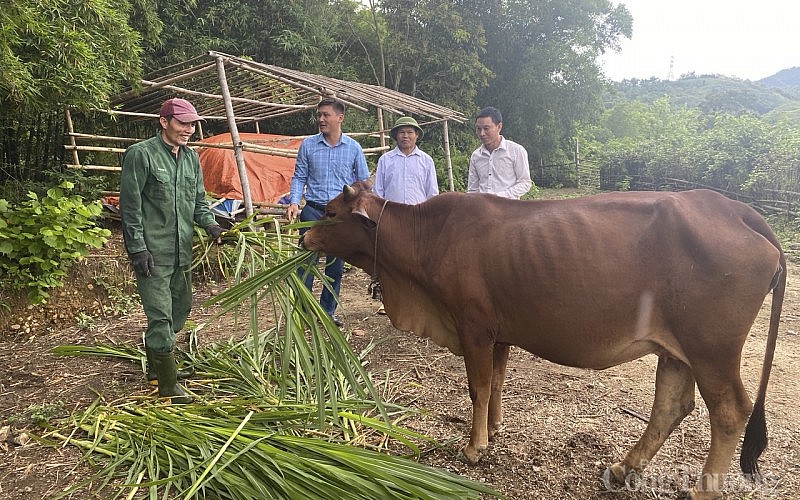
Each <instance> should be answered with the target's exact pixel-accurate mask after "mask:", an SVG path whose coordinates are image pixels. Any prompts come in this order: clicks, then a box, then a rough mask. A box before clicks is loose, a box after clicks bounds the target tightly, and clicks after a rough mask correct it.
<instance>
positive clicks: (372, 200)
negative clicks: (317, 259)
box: [300, 181, 384, 272]
mask: <svg viewBox="0 0 800 500" xmlns="http://www.w3.org/2000/svg"><path fill="white" fill-rule="evenodd" d="M383 203H384V200H382V199H381V198H379V197H378V196H377V195H375V194H373V193H372V191H371V186H370V184H369V183H368V182H365V181H360V182H356V183H355V184H353V185H352V186H344V188H343V189H342V194H340V195H339V196H337V197H336V198H334V199H332V200H331V201H330V202H328V204H327V205H326V206H325V215H324V216H323V217H322V219H321V221H322V224H319V225H317V226H314V227H312V228H311V229H309V230H308V231H306V233H305V234H304V235H303V237H302V238H301V240H300V244H301V245H302V246H303V247H304V248H306V249H307V250H312V251H315V252H316V251H319V252H324V253H326V254H329V255H333V256H336V257H339V258H342V259H344V260H345V261H347V262H349V263H351V264H353V265H355V266H358V267H360V268H362V269H365V270H367V271H368V272H369V271H370V269H371V267H372V266H373V265H374V262H373V260H374V252H375V227H376V225H377V221H378V217H379V216H380V211H381V209H382V207H383Z"/></svg>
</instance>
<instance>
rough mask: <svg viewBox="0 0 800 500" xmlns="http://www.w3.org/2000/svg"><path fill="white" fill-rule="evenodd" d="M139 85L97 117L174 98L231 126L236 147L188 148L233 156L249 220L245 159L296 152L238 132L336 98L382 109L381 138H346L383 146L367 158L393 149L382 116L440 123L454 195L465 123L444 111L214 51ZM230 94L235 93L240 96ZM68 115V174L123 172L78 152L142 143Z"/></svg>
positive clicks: (140, 111) (149, 108)
mask: <svg viewBox="0 0 800 500" xmlns="http://www.w3.org/2000/svg"><path fill="white" fill-rule="evenodd" d="M209 59H210V60H209ZM228 70H229V71H228ZM139 83H140V84H141V85H142V86H143V87H144V88H143V89H130V90H127V91H125V92H123V93H120V94H118V95H116V96H114V97H113V98H112V99H111V101H110V106H109V109H94V110H93V111H97V112H101V113H105V114H107V115H111V116H118V117H121V118H122V119H126V120H130V121H132V122H136V121H141V120H145V119H153V118H158V109H159V107H160V106H161V103H162V102H163V101H164V100H165V99H166V98H169V97H172V96H174V95H175V94H178V95H181V96H190V97H192V98H193V104H194V105H195V107H196V108H197V109H198V111H199V112H200V116H201V117H203V119H205V120H207V121H214V122H216V121H219V122H226V123H227V125H228V129H229V130H230V132H231V138H232V142H230V143H227V144H211V143H200V142H190V143H189V145H190V146H191V147H208V148H223V149H232V150H233V151H234V155H235V156H236V160H237V169H238V170H239V176H240V180H241V181H242V189H243V197H244V198H245V200H243V201H244V204H245V207H246V210H247V214H248V215H250V214H252V207H253V206H256V204H254V203H253V202H252V200H249V199H248V198H249V196H250V189H249V181H248V179H247V174H246V169H245V168H244V157H243V155H242V152H244V151H248V152H255V153H261V154H270V155H274V156H281V157H288V158H292V157H296V156H297V151H296V150H294V149H290V148H280V147H273V146H268V145H263V144H260V143H259V144H256V143H248V142H243V141H241V140H239V136H238V127H239V125H240V124H247V123H253V124H254V125H255V128H256V130H258V131H260V122H262V121H265V120H269V119H274V118H278V117H282V116H286V115H289V114H293V113H297V112H302V111H304V110H308V109H313V108H316V106H317V104H318V103H319V101H320V100H321V99H322V98H324V97H335V98H336V99H339V100H341V101H342V102H344V103H345V104H346V105H347V106H349V107H351V108H353V109H358V110H362V111H365V112H366V111H368V108H369V107H373V108H375V109H376V110H377V119H378V130H377V131H368V132H352V133H349V132H348V134H347V135H349V136H351V137H377V138H378V139H379V141H380V146H379V147H375V148H365V149H364V153H365V154H367V155H372V154H376V153H379V152H382V151H386V150H388V149H391V146H388V145H386V136H387V135H388V130H385V125H384V112H389V113H392V114H395V115H416V116H417V117H419V118H422V119H420V120H419V121H420V124H422V125H429V124H434V123H442V127H443V131H444V150H445V161H446V163H447V173H448V178H449V187H450V190H453V189H454V188H453V178H452V175H453V174H452V164H451V156H450V141H449V128H448V122H449V121H455V122H458V123H464V122H465V121H466V118H465V117H464V115H462V114H461V113H459V112H457V111H454V110H452V109H449V108H446V107H444V106H440V105H437V104H435V103H431V102H428V101H425V100H422V99H419V98H416V97H413V96H408V95H405V94H402V93H400V92H397V91H394V90H392V89H388V88H385V87H380V86H375V85H370V84H365V83H360V82H348V81H344V80H338V79H335V78H330V77H326V76H321V75H313V74H310V73H304V72H302V71H297V70H292V69H287V68H281V67H278V66H272V65H267V64H262V63H258V62H256V61H251V60H245V59H242V58H238V57H234V56H230V55H228V54H224V53H221V52H217V51H209V52H208V53H207V54H206V55H204V56H198V57H196V58H194V59H191V60H189V61H184V62H181V63H177V64H173V65H171V66H168V67H166V68H162V70H160V71H159V72H157V74H153V75H149V76H147V77H146V78H143V79H142V80H140V82H139ZM229 89H235V93H232V92H231V91H230V90H229ZM64 116H65V121H66V128H67V134H66V137H67V140H68V143H67V144H65V146H64V148H65V150H66V151H69V152H70V153H71V154H72V158H71V159H72V163H69V164H67V165H66V167H67V168H71V169H84V170H105V171H119V170H121V167H119V166H106V165H89V164H82V163H81V161H80V156H79V153H80V152H103V153H115V154H122V153H124V151H125V149H124V148H123V147H120V146H119V145H129V144H133V143H136V142H139V141H141V140H143V139H138V138H132V137H114V136H106V135H97V134H87V133H80V132H76V131H75V130H74V126H73V120H72V115H71V111H70V110H69V109H66V110H65V114H64ZM425 119H426V120H427V121H426V120H425ZM201 125H202V124H201ZM203 132H204V130H203V129H202V128H200V129H199V133H200V135H201V137H202V136H203ZM305 137H308V136H296V137H292V138H291V139H303V138H305ZM78 141H81V142H90V143H92V142H116V143H118V144H119V145H114V146H99V145H96V144H79V143H78ZM276 142H277V141H276Z"/></svg>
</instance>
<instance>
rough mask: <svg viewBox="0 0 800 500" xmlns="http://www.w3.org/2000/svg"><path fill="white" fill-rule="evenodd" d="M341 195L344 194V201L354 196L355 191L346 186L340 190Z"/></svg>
mask: <svg viewBox="0 0 800 500" xmlns="http://www.w3.org/2000/svg"><path fill="white" fill-rule="evenodd" d="M342 193H343V194H344V199H345V200H347V199H349V198H352V197H353V196H355V195H356V190H355V189H353V188H352V187H350V186H348V185H345V186H344V188H343V189H342Z"/></svg>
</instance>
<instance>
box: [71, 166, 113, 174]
mask: <svg viewBox="0 0 800 500" xmlns="http://www.w3.org/2000/svg"><path fill="white" fill-rule="evenodd" d="M66 167H67V168H71V169H73V170H106V171H109V172H119V171H121V170H122V167H110V166H106V165H66Z"/></svg>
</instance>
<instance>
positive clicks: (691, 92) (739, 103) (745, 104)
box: [607, 68, 800, 123]
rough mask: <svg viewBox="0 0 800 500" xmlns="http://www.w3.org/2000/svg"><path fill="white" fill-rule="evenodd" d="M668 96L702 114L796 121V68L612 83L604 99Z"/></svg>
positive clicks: (799, 104) (799, 100) (799, 94)
mask: <svg viewBox="0 0 800 500" xmlns="http://www.w3.org/2000/svg"><path fill="white" fill-rule="evenodd" d="M664 96H669V98H670V102H672V103H673V104H675V105H677V106H686V107H690V108H697V109H700V110H702V111H703V112H706V113H719V112H725V113H733V114H741V113H754V114H757V115H761V116H765V117H767V118H768V119H770V120H773V119H774V120H778V119H780V118H781V117H788V118H790V119H791V120H792V121H794V122H796V123H800V121H797V117H798V112H797V110H798V109H800V68H793V69H789V70H783V71H781V72H779V73H776V74H775V75H773V76H770V77H767V78H764V79H762V80H759V81H755V82H753V81H749V80H740V79H737V78H731V77H727V76H721V75H701V76H697V75H693V74H692V75H685V76H683V77H681V78H680V79H678V80H659V79H657V78H651V79H648V80H637V79H633V80H625V81H623V82H619V83H614V84H613V87H612V89H611V91H610V93H609V96H608V100H607V102H608V103H609V104H610V105H613V104H614V103H615V102H617V101H618V100H639V101H643V102H648V103H649V102H653V101H654V100H655V99H658V98H660V97H664Z"/></svg>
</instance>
